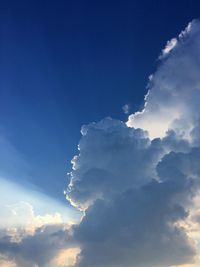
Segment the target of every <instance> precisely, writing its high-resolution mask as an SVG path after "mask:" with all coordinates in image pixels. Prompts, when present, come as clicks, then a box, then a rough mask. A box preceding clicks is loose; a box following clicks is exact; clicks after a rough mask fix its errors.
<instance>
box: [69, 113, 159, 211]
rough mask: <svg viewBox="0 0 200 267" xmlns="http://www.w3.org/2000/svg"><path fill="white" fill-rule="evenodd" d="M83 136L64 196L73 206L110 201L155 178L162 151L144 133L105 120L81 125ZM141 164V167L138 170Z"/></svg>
mask: <svg viewBox="0 0 200 267" xmlns="http://www.w3.org/2000/svg"><path fill="white" fill-rule="evenodd" d="M82 134H83V137H82V139H81V141H80V144H79V150H80V154H79V155H78V156H76V157H75V158H74V159H73V170H72V172H71V173H70V175H71V183H70V186H69V189H68V194H67V197H68V199H69V200H70V201H71V202H72V203H73V204H74V205H77V206H80V207H82V208H84V207H87V206H88V205H90V204H91V202H93V201H95V200H96V199H98V198H102V199H108V200H109V199H112V198H113V197H114V196H115V194H119V193H122V192H123V191H124V190H126V189H129V188H131V187H138V186H141V185H143V184H145V183H146V182H148V181H149V180H151V177H152V176H154V174H155V163H156V162H157V161H158V158H159V157H160V154H161V153H162V148H161V147H160V146H159V145H158V144H156V142H154V143H151V142H150V140H149V138H147V134H146V133H145V132H144V131H143V130H141V129H136V130H135V129H133V128H128V127H127V126H126V124H125V123H124V122H121V121H117V120H112V119H111V118H106V119H105V120H102V121H100V122H99V123H96V124H95V123H92V124H90V125H88V126H84V127H83V128H82ZM141 162H143V167H142V168H140V167H139V168H138V166H139V165H140V163H141Z"/></svg>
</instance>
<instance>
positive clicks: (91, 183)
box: [66, 21, 200, 267]
mask: <svg viewBox="0 0 200 267" xmlns="http://www.w3.org/2000/svg"><path fill="white" fill-rule="evenodd" d="M199 47H200V22H199V21H193V22H191V23H190V24H189V25H188V27H187V28H186V30H185V31H183V32H182V33H181V34H180V35H179V36H178V38H177V39H172V40H171V41H169V42H168V43H167V46H166V47H165V49H164V50H163V51H162V56H161V57H160V60H161V63H160V66H159V67H158V69H157V71H156V72H155V74H154V75H152V76H151V78H150V81H149V85H148V94H147V95H146V97H145V106H144V109H143V110H142V111H141V112H137V113H135V114H132V115H130V116H129V120H128V122H127V123H124V122H121V121H117V120H113V119H111V118H106V119H104V120H102V121H100V122H97V123H91V124H89V125H87V126H83V127H82V130H81V133H82V138H81V140H80V143H79V146H78V148H79V154H78V155H76V156H75V157H74V158H73V160H72V164H73V168H72V171H71V172H70V174H69V175H70V184H69V186H68V188H67V190H66V197H67V199H68V200H69V201H70V202H71V204H72V205H73V206H75V207H77V208H78V209H80V210H82V211H83V218H82V220H81V222H80V223H79V224H76V225H74V226H73V227H72V229H71V230H72V234H73V239H74V240H75V241H76V242H77V244H78V245H79V247H80V253H79V255H78V256H77V261H76V263H75V264H74V266H75V267H88V266H93V267H112V266H113V267H114V266H115V267H121V266H124V267H169V266H195V265H193V264H195V263H194V261H195V259H196V258H198V253H199V254H200V251H198V247H199V241H198V236H197V235H194V232H195V231H194V229H199V228H198V227H199V223H198V220H199V215H198V214H199V207H198V205H196V204H195V203H196V199H198V197H199V195H200V194H199V185H200V183H199V182H200V180H199V177H200V167H199V159H200V147H199V144H200V143H199V141H200V139H199V129H200V124H199V121H200V118H199V114H200V112H199V111H200V110H199V100H200V76H199V72H200V50H199ZM194 204H195V205H194ZM196 264H198V263H196ZM196 266H197V265H196Z"/></svg>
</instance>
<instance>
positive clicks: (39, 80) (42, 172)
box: [0, 1, 200, 200]
mask: <svg viewBox="0 0 200 267" xmlns="http://www.w3.org/2000/svg"><path fill="white" fill-rule="evenodd" d="M172 7H173V8H172ZM199 7H200V5H199V4H198V1H192V2H191V3H189V2H188V1H181V3H174V2H169V1H84V3H83V1H71V2H69V1H28V2H27V1H18V2H16V1H5V2H2V3H1V17H0V24H1V47H0V53H1V65H0V71H1V84H0V86H1V98H0V101H1V103H0V109H1V112H0V114H1V115H0V116H1V117H0V122H1V124H0V126H1V131H2V132H3V135H5V136H6V138H8V140H9V142H10V143H11V144H12V145H13V146H14V147H15V148H16V150H17V151H19V153H21V154H23V157H24V159H25V161H26V162H27V164H28V165H29V167H30V168H29V170H28V175H27V176H29V178H27V177H26V178H25V180H26V179H29V181H30V182H31V183H33V184H35V185H36V186H38V187H39V188H40V189H41V190H44V191H45V192H46V193H47V194H50V195H52V196H54V197H56V198H60V199H62V200H64V197H63V196H62V191H63V189H64V188H65V185H66V172H67V170H68V169H69V167H70V160H71V158H72V156H73V155H74V154H75V152H76V146H77V143H78V140H79V138H80V128H81V126H82V125H83V124H87V123H89V122H91V121H98V120H99V119H101V118H103V117H106V116H112V117H114V118H118V119H125V118H126V115H124V114H123V111H122V106H123V105H124V104H126V103H129V104H130V105H131V112H133V111H136V110H138V109H141V107H142V105H143V98H144V94H145V93H146V84H147V80H148V76H149V75H150V74H151V73H152V72H153V71H154V70H155V68H156V64H157V62H156V58H157V57H158V55H159V53H160V50H161V48H162V47H163V46H164V45H165V43H166V41H167V40H169V39H171V38H172V37H174V36H176V35H177V34H178V33H179V32H180V31H181V30H182V28H184V27H185V26H186V25H187V23H188V22H189V21H190V20H191V19H193V18H196V17H198V16H199V13H198V10H199ZM16 172H17V170H16ZM20 176H21V174H20V173H17V174H16V175H15V178H14V179H16V181H17V182H19V183H20V182H22V181H21V179H20ZM47 181H48V182H47Z"/></svg>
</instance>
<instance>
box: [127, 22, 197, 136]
mask: <svg viewBox="0 0 200 267" xmlns="http://www.w3.org/2000/svg"><path fill="white" fill-rule="evenodd" d="M172 40H174V41H173V42H172V41H171V42H169V43H168V45H167V52H168V50H169V48H171V47H173V49H171V51H170V53H169V55H168V56H167V57H164V58H163V59H162V60H161V63H160V66H159V67H158V69H157V71H156V72H155V74H154V75H152V78H151V80H150V82H149V85H148V89H149V91H148V94H147V96H146V98H145V107H144V109H143V110H142V112H137V113H135V114H132V115H130V116H129V120H128V122H127V124H128V126H130V127H135V128H142V129H145V130H147V131H148V132H149V135H150V137H151V138H155V137H163V136H165V134H166V131H167V130H168V129H173V130H175V131H176V132H177V133H178V134H180V135H181V136H182V135H183V136H185V137H186V138H188V139H189V140H190V138H191V136H190V135H191V131H192V129H193V128H194V127H195V126H196V124H198V120H199V113H200V110H199V100H200V93H199V90H200V78H199V77H200V76H199V69H200V53H199V47H200V27H199V21H193V22H192V23H190V24H189V26H188V27H187V28H186V30H185V31H183V32H182V33H181V34H180V35H179V37H178V39H177V41H175V39H172ZM175 43H176V45H175V46H174V45H172V44H175ZM165 50H166V49H165ZM165 50H164V51H165Z"/></svg>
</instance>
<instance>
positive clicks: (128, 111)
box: [122, 104, 130, 114]
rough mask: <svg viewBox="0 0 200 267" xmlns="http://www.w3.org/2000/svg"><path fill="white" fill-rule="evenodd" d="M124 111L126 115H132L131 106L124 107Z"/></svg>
mask: <svg viewBox="0 0 200 267" xmlns="http://www.w3.org/2000/svg"><path fill="white" fill-rule="evenodd" d="M122 110H123V111H124V114H129V113H130V105H129V104H125V105H124V106H123V107H122Z"/></svg>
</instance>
